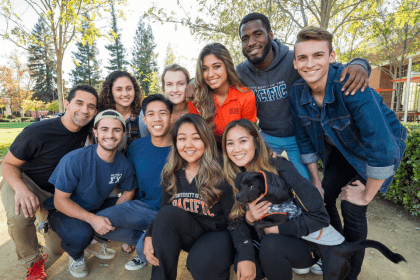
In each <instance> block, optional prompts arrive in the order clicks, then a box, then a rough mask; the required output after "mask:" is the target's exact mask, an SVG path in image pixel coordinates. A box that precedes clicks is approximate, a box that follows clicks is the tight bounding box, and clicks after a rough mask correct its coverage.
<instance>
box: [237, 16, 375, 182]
mask: <svg viewBox="0 0 420 280" xmlns="http://www.w3.org/2000/svg"><path fill="white" fill-rule="evenodd" d="M239 36H240V38H241V41H242V53H243V55H244V56H245V57H246V58H247V60H246V61H244V62H242V63H241V64H239V65H238V66H237V67H236V71H237V72H238V73H239V75H240V76H241V80H242V82H243V83H244V84H245V85H246V86H247V87H248V88H250V89H251V90H252V91H253V92H254V94H255V96H256V100H257V117H258V119H259V127H260V128H261V134H262V135H263V137H264V140H265V141H266V143H267V144H268V145H269V146H270V147H271V148H272V149H273V150H274V151H276V152H277V153H279V154H280V153H281V152H282V151H283V150H286V152H287V154H288V157H289V159H290V160H291V161H292V162H293V164H294V165H295V167H296V168H297V169H298V171H299V173H300V174H301V175H302V176H304V177H306V178H307V179H310V178H309V173H308V170H307V168H306V166H305V165H303V164H302V162H301V160H300V154H299V150H298V147H297V144H296V138H295V126H294V122H293V116H292V114H291V112H290V104H289V96H288V92H289V88H290V87H291V86H292V84H293V83H294V82H295V81H297V80H299V79H300V76H299V73H298V72H297V71H296V70H295V69H294V68H293V50H289V48H288V47H287V46H286V45H284V44H282V43H281V42H280V41H279V40H278V39H274V40H273V31H272V30H271V27H270V22H269V20H268V18H267V17H266V16H265V15H263V14H259V13H251V14H248V15H247V16H245V17H244V18H243V19H242V21H241V23H240V25H239ZM350 64H351V65H350V66H348V67H346V68H345V70H344V71H343V74H342V75H341V79H344V77H345V75H346V74H350V77H349V79H348V82H347V83H346V84H345V85H344V87H343V90H344V89H347V92H351V93H352V94H354V93H355V92H356V91H357V90H358V89H359V88H361V87H362V86H363V88H362V91H363V89H364V88H366V86H367V83H368V73H367V71H366V70H365V69H368V72H370V65H369V63H368V62H367V61H366V60H364V59H354V60H353V61H352V62H350ZM358 64H360V65H358ZM361 65H362V66H361Z"/></svg>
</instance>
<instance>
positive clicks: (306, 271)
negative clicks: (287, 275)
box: [292, 267, 309, 275]
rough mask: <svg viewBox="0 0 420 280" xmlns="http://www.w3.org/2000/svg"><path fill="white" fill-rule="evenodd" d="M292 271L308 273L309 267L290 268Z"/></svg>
mask: <svg viewBox="0 0 420 280" xmlns="http://www.w3.org/2000/svg"><path fill="white" fill-rule="evenodd" d="M292 270H293V272H294V273H296V274H300V275H302V274H308V273H309V267H308V268H292Z"/></svg>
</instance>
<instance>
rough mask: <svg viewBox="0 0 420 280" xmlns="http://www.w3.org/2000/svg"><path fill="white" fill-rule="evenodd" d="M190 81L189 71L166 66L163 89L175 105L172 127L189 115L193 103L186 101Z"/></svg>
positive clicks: (174, 65)
mask: <svg viewBox="0 0 420 280" xmlns="http://www.w3.org/2000/svg"><path fill="white" fill-rule="evenodd" d="M189 81H190V74H189V73H188V71H187V69H185V68H184V67H182V66H181V65H178V64H171V65H169V66H166V67H165V69H164V70H163V74H162V89H163V92H164V93H165V96H166V97H167V98H168V99H169V101H171V103H172V104H173V113H172V121H171V123H172V125H173V124H174V123H175V122H176V121H177V120H178V119H179V118H181V117H182V116H184V115H186V114H188V112H189V106H192V104H190V103H191V101H188V100H187V99H186V90H187V86H188V83H189Z"/></svg>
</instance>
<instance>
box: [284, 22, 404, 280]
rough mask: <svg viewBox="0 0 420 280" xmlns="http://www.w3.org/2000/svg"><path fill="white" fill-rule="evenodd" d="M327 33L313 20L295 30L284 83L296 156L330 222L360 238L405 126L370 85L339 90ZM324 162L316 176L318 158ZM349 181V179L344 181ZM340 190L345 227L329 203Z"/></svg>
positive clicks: (394, 163)
mask: <svg viewBox="0 0 420 280" xmlns="http://www.w3.org/2000/svg"><path fill="white" fill-rule="evenodd" d="M332 37H333V36H332V34H331V33H329V32H328V31H327V30H325V29H323V28H318V27H311V26H310V27H307V28H305V29H303V30H301V31H300V32H299V33H298V36H297V41H296V45H295V58H294V67H295V69H296V70H297V71H298V72H299V74H300V75H301V76H302V79H300V80H298V81H297V82H295V83H294V84H293V86H292V87H291V89H290V107H291V111H292V114H293V116H294V119H295V125H296V137H297V143H298V146H299V150H300V153H301V159H302V162H303V163H304V164H306V165H307V167H308V169H309V173H310V177H311V181H312V183H313V184H314V185H315V186H316V187H317V188H318V189H319V191H320V192H321V194H323V195H324V191H325V196H324V200H325V203H326V208H327V211H328V214H329V215H330V218H331V225H332V226H333V227H335V228H336V229H337V230H338V231H339V232H341V233H343V235H344V237H345V238H346V240H347V241H350V242H352V241H357V240H362V239H366V237H367V220H366V210H367V205H368V204H369V202H370V201H371V200H372V199H373V197H374V196H375V195H376V193H377V192H378V190H380V191H381V192H383V193H385V192H386V191H387V190H388V188H389V185H390V184H391V182H392V179H393V177H394V174H395V172H396V170H397V169H398V166H399V164H400V161H401V158H402V157H403V155H404V151H405V148H406V144H405V140H406V138H407V132H406V129H405V128H404V127H403V126H402V125H401V123H400V121H399V120H398V118H397V117H396V115H395V114H394V112H392V111H391V110H390V109H389V108H388V107H387V106H386V105H385V103H384V102H383V101H382V97H381V96H380V95H379V94H377V93H376V92H375V91H374V90H373V89H371V88H369V87H368V88H367V89H366V90H365V92H364V93H360V92H358V93H357V94H355V95H353V96H346V97H344V94H343V92H342V91H341V88H342V86H343V83H344V82H345V81H343V82H340V74H341V72H342V70H343V67H342V66H336V65H330V63H332V62H333V61H334V59H335V52H334V51H333V50H332V44H331V42H332ZM319 159H321V160H322V162H323V163H324V166H325V171H324V179H323V181H322V183H321V181H320V179H319V175H318V168H317V163H318V160H319ZM349 182H350V183H349ZM339 195H340V197H341V210H342V215H343V219H344V229H343V228H342V226H341V219H340V216H339V214H338V212H337V208H336V206H335V204H336V203H335V202H336V199H337V197H338V196H339ZM363 257H364V251H362V252H359V253H357V254H354V255H353V256H352V257H351V259H350V266H351V272H350V274H349V275H348V276H347V278H346V279H357V275H358V274H359V273H360V270H361V266H362V263H363Z"/></svg>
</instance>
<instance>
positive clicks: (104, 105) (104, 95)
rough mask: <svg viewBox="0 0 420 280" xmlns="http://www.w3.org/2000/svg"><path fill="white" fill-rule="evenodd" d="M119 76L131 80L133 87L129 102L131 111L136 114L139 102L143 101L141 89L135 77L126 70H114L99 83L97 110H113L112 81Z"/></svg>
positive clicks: (139, 107)
mask: <svg viewBox="0 0 420 280" xmlns="http://www.w3.org/2000/svg"><path fill="white" fill-rule="evenodd" d="M121 77H127V78H129V79H130V80H131V82H132V83H133V87H134V93H135V94H134V100H133V103H131V113H133V114H135V115H138V114H140V111H141V104H142V102H143V90H142V89H141V87H140V85H139V83H138V82H137V80H136V78H134V76H133V75H131V74H130V73H128V72H127V71H120V70H118V71H114V72H112V73H111V74H109V75H108V76H107V77H106V79H105V81H104V82H103V83H102V85H101V91H100V93H99V105H98V112H101V111H103V110H107V109H112V110H115V109H116V107H115V100H114V96H113V95H112V87H113V85H114V82H115V81H116V80H117V79H118V78H121Z"/></svg>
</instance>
